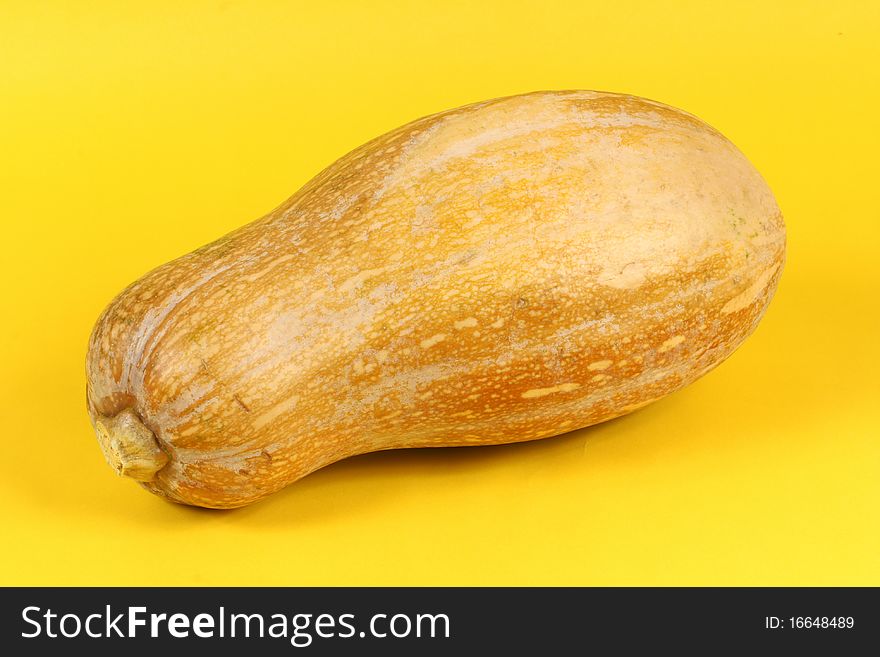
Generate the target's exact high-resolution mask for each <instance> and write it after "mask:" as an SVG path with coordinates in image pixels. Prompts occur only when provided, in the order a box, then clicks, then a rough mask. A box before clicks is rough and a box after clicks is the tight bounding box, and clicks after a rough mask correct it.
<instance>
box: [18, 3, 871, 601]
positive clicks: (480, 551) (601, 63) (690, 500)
mask: <svg viewBox="0 0 880 657" xmlns="http://www.w3.org/2000/svg"><path fill="white" fill-rule="evenodd" d="M878 34H880V4H878V3H871V2H843V1H836V2H827V1H824V0H821V1H817V2H804V1H797V2H767V1H766V0H761V1H759V2H704V1H700V0H697V1H694V2H675V3H662V2H654V1H645V2H629V1H625V0H622V1H620V2H604V1H603V2H584V1H582V0H581V1H576V2H551V1H548V0H542V1H541V2H535V3H524V2H516V1H513V0H503V1H501V2H472V1H469V0H465V1H462V2H402V1H401V0H393V1H390V2H375V1H372V2H360V1H358V2H355V1H352V2H259V3H255V2H244V1H234V0H223V1H217V2H144V3H137V2H102V3H96V2H77V3H69V2H57V3H50V2H39V1H24V0H22V1H21V2H12V1H6V2H2V3H0V218H2V222H3V224H2V227H3V239H2V253H0V268H2V271H0V281H2V282H0V286H2V288H0V293H2V302H3V308H4V312H3V320H2V322H0V362H2V366H3V376H2V377H0V386H2V389H0V393H2V397H0V412H2V418H0V419H2V424H0V427H2V440H3V442H2V465H0V468H2V471H0V514H2V515H0V519H2V523H3V525H2V533H3V540H2V541H0V564H2V565H0V583H2V584H110V585H127V584H167V585H171V584H212V585H224V584H230V585H239V584H241V585H245V584H254V585H258V584H289V585H298V584H332V585H336V584H389V585H390V584H441V585H446V584H589V585H593V584H601V585H606V584H623V585H630V584H639V585H650V584H674V585H678V584H697V585H703V584H731V585H761V584H773V585H775V584H817V585H826V584H827V585H831V584H873V585H880V559H878V554H880V526H878V521H880V436H878V433H880V432H878V427H880V422H878V420H880V411H878V409H880V403H878V399H880V388H878V378H880V374H878V366H880V357H878V356H880V347H878V342H880V340H878V327H877V321H878V318H880V311H878V293H877V288H878V285H880V273H878V266H877V257H878V256H877V253H878V252H880V251H878V235H880V211H878V207H880V202H878V189H880V183H878V180H877V178H878V167H877V158H876V156H877V153H878V152H880V137H878V131H877V129H876V128H877V112H878V104H880V84H878V83H880V73H878V61H880V47H878V43H880V41H878V39H877V35H878ZM565 88H585V89H600V90H610V91H620V92H628V93H633V94H637V95H642V96H647V97H649V98H653V99H656V100H660V101H664V102H666V103H669V104H672V105H676V106H679V107H682V108H684V109H687V110H689V111H691V112H693V113H695V114H697V115H699V116H700V117H702V118H704V119H705V120H706V121H708V122H709V123H711V124H712V125H714V126H715V127H717V128H718V129H720V130H721V131H722V132H724V133H725V134H726V135H727V136H728V137H730V138H731V139H732V140H733V141H734V142H735V143H736V144H738V145H739V147H740V148H741V149H742V150H743V151H744V152H745V153H746V154H747V156H748V157H749V158H750V159H751V160H752V161H753V162H754V164H755V165H756V166H757V167H758V169H759V170H760V171H761V172H762V173H763V174H764V175H765V177H766V178H767V180H768V182H769V183H770V185H771V187H772V188H773V190H774V191H775V193H776V195H777V198H778V200H779V204H780V206H781V207H782V209H783V212H784V213H785V217H786V221H787V224H788V231H789V252H788V265H787V268H786V271H785V274H784V276H783V278H782V282H781V285H780V288H779V291H778V293H777V296H776V299H775V300H774V301H773V303H772V304H771V307H770V310H769V312H768V313H767V315H766V317H765V319H764V321H763V323H762V324H761V326H760V328H759V329H758V331H757V332H756V333H755V334H754V335H753V336H752V338H751V339H750V340H749V341H748V342H747V343H746V344H745V345H744V346H743V347H742V348H741V349H740V350H739V351H738V352H737V353H736V354H735V355H734V356H733V357H732V358H731V359H730V360H729V361H728V362H727V363H725V364H724V365H722V366H721V367H720V368H719V369H718V370H716V371H714V372H712V373H711V374H709V375H708V376H706V377H705V378H704V379H702V380H700V381H699V382H697V383H696V384H695V385H693V386H691V387H689V388H688V389H686V390H684V391H682V392H679V393H677V394H675V395H672V396H671V397H669V398H668V399H666V400H664V401H662V402H659V403H657V404H655V405H653V406H650V407H648V408H647V409H645V410H643V411H640V412H637V413H635V414H633V415H631V416H628V417H625V418H623V419H620V420H617V421H614V422H610V423H608V424H605V425H600V426H597V427H594V428H591V429H587V430H582V431H577V432H574V433H571V434H568V435H566V436H563V437H559V438H555V439H550V440H546V441H542V442H538V443H531V444H523V445H513V446H505V447H495V448H472V449H446V450H437V451H425V450H419V451H409V452H407V451H404V452H395V453H383V454H373V455H368V456H364V457H359V458H356V459H352V460H350V461H348V462H344V463H340V464H337V465H334V466H331V467H329V468H327V469H325V470H322V471H320V472H318V473H316V474H314V475H312V476H310V477H307V478H306V479H304V480H303V481H301V482H299V483H297V484H295V485H293V486H291V487H289V488H288V489H287V490H285V491H283V492H281V493H279V494H277V495H275V496H274V497H272V498H270V499H268V500H266V501H265V502H262V503H259V504H257V505H254V506H252V507H249V508H245V509H243V510H239V511H234V512H209V511H203V510H196V509H191V508H185V507H181V506H175V505H172V504H168V503H164V502H162V501H161V500H159V499H158V498H156V497H153V496H151V495H149V494H147V493H145V492H144V491H142V490H140V488H138V487H137V486H136V485H135V484H134V483H131V482H129V481H124V480H121V479H118V478H116V477H115V476H114V475H113V473H112V472H111V470H110V469H109V468H108V467H107V465H106V464H105V463H104V461H103V459H102V457H101V454H100V452H99V449H98V446H97V443H96V441H95V439H94V436H93V435H92V431H91V428H90V426H89V423H88V419H87V416H86V412H85V377H84V356H85V350H86V342H87V338H88V334H89V331H90V329H91V327H92V324H93V322H94V320H95V319H96V318H97V316H98V314H99V312H100V311H101V309H102V307H103V306H104V305H105V304H106V303H107V302H108V301H109V300H110V299H111V298H112V297H113V296H114V295H115V294H116V293H117V292H119V291H120V290H121V288H123V287H124V286H125V285H127V284H128V283H129V282H131V281H133V280H134V279H135V278H137V277H138V276H139V275H140V274H142V273H144V272H145V271H147V270H149V269H151V268H152V267H154V266H156V265H158V264H161V263H163V262H165V261H167V260H169V259H171V258H173V257H175V256H178V255H180V254H183V253H185V252H187V251H190V250H191V249H193V248H195V247H197V246H200V245H201V244H203V243H205V242H207V241H209V240H212V239H214V238H216V237H218V236H220V235H222V234H223V233H225V232H227V231H229V230H231V229H233V228H235V227H237V226H239V225H241V224H244V223H246V222H248V221H250V220H252V219H255V218H257V217H258V216H260V215H262V214H263V213H265V212H267V211H269V210H270V209H271V208H273V207H274V206H275V205H277V204H278V203H280V202H281V201H282V200H284V199H285V198H286V197H287V196H289V195H290V194H292V193H293V192H294V191H295V190H296V189H297V188H298V187H299V186H300V185H301V184H303V183H304V182H305V181H306V180H308V179H309V178H310V177H311V176H312V175H313V174H315V173H316V172H317V171H319V170H320V169H321V168H323V167H324V166H325V165H327V164H328V163H330V162H332V161H333V160H334V159H336V158H337V157H339V156H340V155H342V154H343V153H345V152H346V151H348V150H350V149H352V148H354V147H355V146H357V145H359V144H361V143H362V142H364V141H366V140H367V139H369V138H371V137H373V136H375V135H378V134H380V133H382V132H385V131H386V130H389V129H391V128H394V127H396V126H398V125H399V124H402V123H404V122H406V121H408V120H410V119H413V118H416V117H419V116H422V115H425V114H429V113H432V112H435V111H438V110H441V109H444V108H449V107H454V106H457V105H462V104H465V103H468V102H472V101H476V100H480V99H485V98H491V97H495V96H501V95H508V94H515V93H520V92H526V91H531V90H535V89H565Z"/></svg>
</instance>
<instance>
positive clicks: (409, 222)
mask: <svg viewBox="0 0 880 657" xmlns="http://www.w3.org/2000/svg"><path fill="white" fill-rule="evenodd" d="M784 256H785V228H784V224H783V221H782V216H781V214H780V211H779V208H778V206H777V204H776V202H775V200H774V198H773V195H772V193H771V191H770V189H769V188H768V186H767V184H766V183H765V182H764V180H763V179H762V178H761V176H760V175H759V174H758V172H757V171H756V170H755V169H754V168H753V167H752V165H751V164H750V163H749V162H748V161H747V160H746V158H745V157H744V156H743V155H742V154H741V153H740V152H739V151H738V150H737V149H736V147H734V146H733V144H731V143H730V142H729V141H728V140H727V139H725V138H724V137H723V136H722V135H721V134H720V133H718V132H717V131H716V130H714V129H713V128H711V127H709V126H708V125H706V124H705V123H703V122H702V121H700V120H699V119H697V118H695V117H694V116H692V115H690V114H688V113H685V112H683V111H680V110H677V109H674V108H672V107H669V106H666V105H663V104H661V103H657V102H653V101H649V100H645V99H642V98H636V97H632V96H625V95H619V94H612V93H598V92H592V91H560V92H537V93H532V94H526V95H522V96H514V97H509V98H500V99H495V100H489V101H486V102H482V103H476V104H473V105H468V106H465V107H461V108H459V109H454V110H450V111H446V112H441V113H439V114H435V115H432V116H428V117H426V118H422V119H419V120H417V121H414V122H412V123H409V124H407V125H405V126H403V127H401V128H398V129H397V130H393V131H392V132H389V133H387V134H385V135H383V136H381V137H378V138H376V139H374V140H373V141H371V142H369V143H367V144H365V145H363V146H361V147H360V148H357V149H356V150H354V151H352V152H351V153H349V154H348V155H346V156H344V157H342V158H341V159H339V160H338V161H337V162H335V163H334V164H332V165H331V166H330V167H328V168H327V169H325V170H324V171H323V172H322V173H320V174H319V175H318V176H317V177H315V178H314V179H313V180H312V181H311V182H309V183H308V184H306V185H305V186H304V187H303V188H302V189H301V190H300V191H299V192H297V193H296V194H294V196H292V197H291V198H290V199H289V200H288V201H286V202H285V203H283V204H282V205H281V206H280V207H278V208H277V209H276V210H274V211H272V212H271V213H269V214H268V215H266V216H265V217H263V218H262V219H259V220H257V221H255V222H253V223H251V224H249V225H247V226H244V227H243V228H241V229H239V230H237V231H235V232H233V233H231V234H229V235H227V236H226V237H223V238H222V239H220V240H218V241H216V242H213V243H211V244H208V245H207V246H204V247H202V248H200V249H198V250H196V251H194V252H192V253H190V254H188V255H185V256H183V257H181V258H179V259H177V260H174V261H172V262H170V263H167V264H165V265H163V266H161V267H159V268H158V269H155V270H153V271H152V272H150V273H148V274H146V275H145V276H144V277H143V278H141V279H140V280H138V281H137V282H136V283H134V284H133V285H131V286H130V287H128V288H127V289H126V290H124V291H123V292H122V293H121V294H120V295H119V296H118V297H117V298H116V299H115V300H114V301H113V302H112V303H111V304H110V305H109V307H108V308H107V309H106V310H105V311H104V313H103V314H102V315H101V317H100V319H99V320H98V322H97V325H96V326H95V328H94V331H93V334H92V336H91V340H90V344H89V353H88V357H87V378H88V383H87V392H88V395H87V397H88V409H89V413H90V416H91V419H92V423H93V425H94V427H95V430H96V433H97V435H98V440H99V443H100V444H101V447H102V449H103V451H104V454H105V457H106V458H107V460H108V462H109V463H110V464H111V466H113V468H114V469H115V470H116V471H117V472H119V473H120V474H123V475H126V476H128V477H130V478H132V479H135V480H137V481H139V482H141V484H142V485H143V486H144V487H145V488H146V489H147V490H149V491H152V492H153V493H156V494H157V495H160V496H163V497H165V498H167V499H169V500H174V501H176V502H182V503H186V504H193V505H199V506H205V507H215V508H229V507H238V506H242V505H245V504H249V503H251V502H254V501H255V500H258V499H260V498H263V497H265V496H266V495H269V494H270V493H273V492H274V491H277V490H279V489H280V488H282V487H284V486H286V485H288V484H290V483H291V482H293V481H295V480H297V479H299V478H300V477H303V476H304V475H307V474H309V473H310V472H312V471H314V470H316V469H318V468H321V467H323V466H325V465H327V464H330V463H333V462H334V461H337V460H339V459H343V458H345V457H348V456H351V455H354V454H361V453H365V452H371V451H375V450H384V449H393V448H400V447H433V446H450V445H491V444H499V443H510V442H516V441H525V440H534V439H536V438H545V437H548V436H554V435H557V434H560V433H563V432H567V431H571V430H574V429H578V428H580V427H585V426H588V425H591V424H595V423H597V422H602V421H604V420H608V419H610V418H613V417H616V416H619V415H622V414H624V413H629V412H631V411H633V410H635V409H637V408H640V407H642V406H645V405H646V404H649V403H651V402H653V401H655V400H657V399H660V398H662V397H664V396H665V395H667V394H669V393H670V392H672V391H674V390H677V389H679V388H681V387H682V386H685V385H687V384H688V383H690V382H691V381H693V380H694V379H696V378H698V377H700V376H702V375H703V374H705V373H706V372H708V371H709V370H711V369H712V368H714V367H715V366H717V365H718V364H719V363H720V362H721V361H723V360H724V359H725V358H727V357H728V356H729V355H730V354H731V353H732V352H733V351H734V350H735V349H736V348H737V346H738V345H739V344H740V343H741V342H742V341H743V340H744V339H745V338H746V337H747V336H748V335H749V334H750V333H751V332H752V331H753V329H754V328H755V326H756V325H757V323H758V321H759V319H760V318H761V316H762V315H763V313H764V311H765V309H766V307H767V304H768V303H769V301H770V298H771V296H772V294H773V292H774V290H775V288H776V285H777V281H778V280H779V277H780V274H781V273H782V268H783V262H784Z"/></svg>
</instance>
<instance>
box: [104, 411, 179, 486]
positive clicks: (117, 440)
mask: <svg viewBox="0 0 880 657" xmlns="http://www.w3.org/2000/svg"><path fill="white" fill-rule="evenodd" d="M95 432H96V433H97V434H98V442H99V443H100V444H101V451H102V452H104V458H105V459H107V463H109V464H110V467H112V468H113V469H114V470H115V471H116V474H118V475H119V476H121V477H129V478H131V479H134V480H136V481H151V480H152V479H153V477H154V476H155V474H156V473H157V472H158V471H159V470H161V469H162V468H163V467H165V464H166V463H168V455H167V454H166V453H165V452H163V451H162V448H161V447H160V446H159V441H157V440H156V436H154V435H153V432H152V431H150V430H149V429H148V428H147V427H146V426H145V425H144V423H143V422H142V421H141V419H140V418H139V417H138V416H137V414H136V413H135V412H134V411H133V410H132V409H130V408H127V409H125V410H124V411H122V412H121V413H119V414H118V415H116V416H114V417H105V416H100V417H98V419H97V420H96V421H95Z"/></svg>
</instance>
